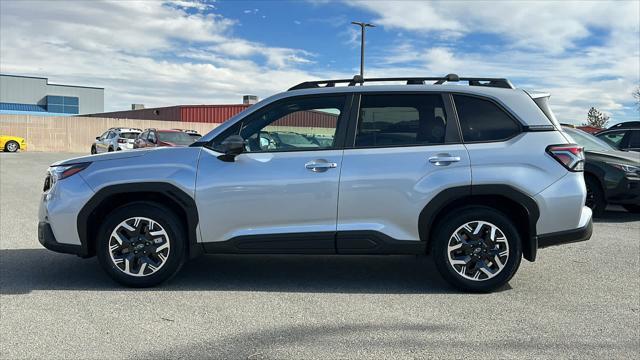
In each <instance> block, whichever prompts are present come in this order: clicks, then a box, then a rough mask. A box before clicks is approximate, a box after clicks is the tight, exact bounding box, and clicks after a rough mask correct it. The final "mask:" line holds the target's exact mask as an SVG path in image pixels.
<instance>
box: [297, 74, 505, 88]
mask: <svg viewBox="0 0 640 360" xmlns="http://www.w3.org/2000/svg"><path fill="white" fill-rule="evenodd" d="M385 81H405V82H406V84H407V85H425V84H426V82H428V81H429V82H431V81H433V82H434V83H433V85H442V84H444V83H446V82H458V81H465V82H467V83H468V84H469V86H487V87H496V88H503V89H515V86H513V84H512V83H511V81H509V80H508V79H504V78H471V77H459V76H458V75H456V74H448V75H447V76H444V77H392V78H368V79H363V78H362V77H361V76H360V75H356V76H354V77H353V79H336V80H319V81H305V82H302V83H300V84H298V85H296V86H293V87H291V88H289V90H288V91H291V90H299V89H314V88H321V87H335V86H336V84H345V83H346V84H348V85H347V86H355V85H356V84H360V85H364V83H366V82H385Z"/></svg>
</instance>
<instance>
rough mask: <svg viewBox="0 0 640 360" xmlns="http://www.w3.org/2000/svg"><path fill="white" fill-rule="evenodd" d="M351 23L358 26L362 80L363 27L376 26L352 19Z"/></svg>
mask: <svg viewBox="0 0 640 360" xmlns="http://www.w3.org/2000/svg"><path fill="white" fill-rule="evenodd" d="M351 23H352V24H353V25H358V26H360V31H361V36H360V78H361V79H363V80H364V33H365V28H367V27H376V26H375V25H373V24H369V23H366V22H359V21H352V22H351Z"/></svg>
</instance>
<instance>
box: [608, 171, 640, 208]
mask: <svg viewBox="0 0 640 360" xmlns="http://www.w3.org/2000/svg"><path fill="white" fill-rule="evenodd" d="M607 202H609V203H611V204H619V205H626V204H629V205H640V179H639V178H637V177H634V178H631V179H630V178H628V177H626V176H625V177H624V178H623V179H622V180H621V181H620V182H619V183H618V185H617V186H616V187H615V188H613V189H608V190H607Z"/></svg>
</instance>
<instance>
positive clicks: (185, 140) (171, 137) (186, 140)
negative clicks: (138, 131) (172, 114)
mask: <svg viewBox="0 0 640 360" xmlns="http://www.w3.org/2000/svg"><path fill="white" fill-rule="evenodd" d="M158 139H159V140H160V141H164V142H169V143H172V144H175V145H190V144H192V143H193V141H194V140H193V138H192V137H191V136H189V134H187V133H183V132H182V131H171V132H169V131H167V132H164V131H158Z"/></svg>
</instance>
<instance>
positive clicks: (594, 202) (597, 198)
mask: <svg viewBox="0 0 640 360" xmlns="http://www.w3.org/2000/svg"><path fill="white" fill-rule="evenodd" d="M584 183H585V185H586V186H587V198H586V201H585V205H587V206H588V207H589V208H590V209H591V212H592V213H593V217H601V216H602V215H603V214H604V210H605V208H606V207H607V201H606V200H605V198H604V192H603V191H602V188H601V187H600V184H599V183H598V181H597V180H595V178H593V177H591V176H588V177H587V176H585V179H584Z"/></svg>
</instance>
